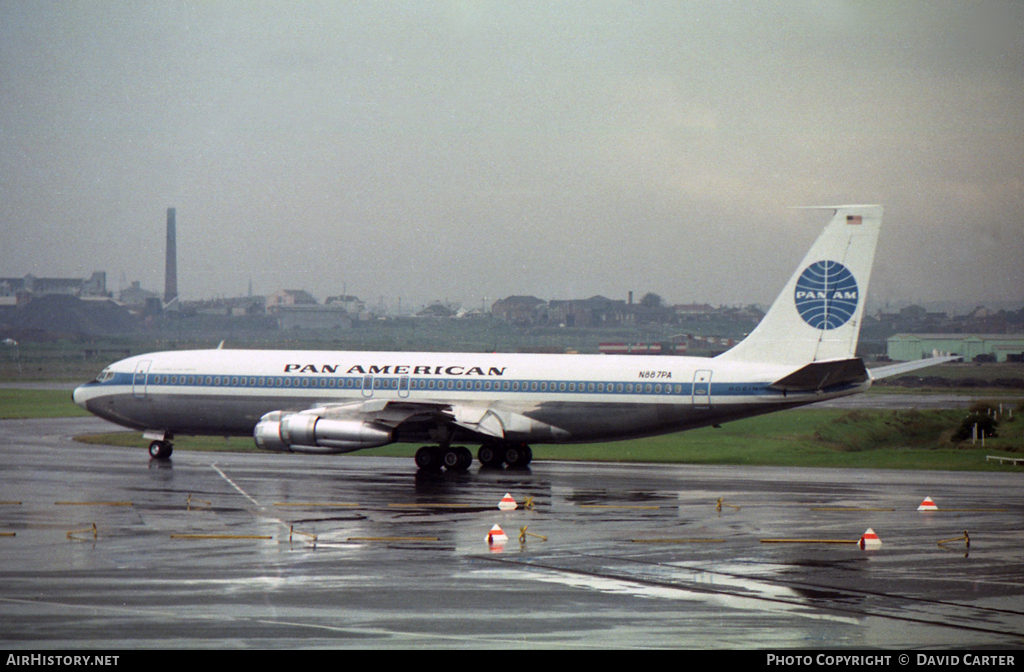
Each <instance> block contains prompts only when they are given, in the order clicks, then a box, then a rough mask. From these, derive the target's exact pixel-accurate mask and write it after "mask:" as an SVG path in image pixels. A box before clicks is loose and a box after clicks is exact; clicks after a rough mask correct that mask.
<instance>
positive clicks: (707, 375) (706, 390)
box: [693, 369, 711, 408]
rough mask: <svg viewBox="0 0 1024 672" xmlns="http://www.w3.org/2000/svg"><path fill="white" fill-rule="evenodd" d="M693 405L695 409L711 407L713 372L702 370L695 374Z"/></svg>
mask: <svg viewBox="0 0 1024 672" xmlns="http://www.w3.org/2000/svg"><path fill="white" fill-rule="evenodd" d="M693 405H694V407H695V408H709V407H710V406H711V371H708V370H704V369H702V370H700V371H697V372H696V373H694V374H693Z"/></svg>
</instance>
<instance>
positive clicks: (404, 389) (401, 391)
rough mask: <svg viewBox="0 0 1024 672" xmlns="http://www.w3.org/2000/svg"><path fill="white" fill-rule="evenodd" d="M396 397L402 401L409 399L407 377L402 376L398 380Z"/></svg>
mask: <svg viewBox="0 0 1024 672" xmlns="http://www.w3.org/2000/svg"><path fill="white" fill-rule="evenodd" d="M398 396H399V397H401V398H402V399H408V398H409V376H402V377H401V378H399V379H398Z"/></svg>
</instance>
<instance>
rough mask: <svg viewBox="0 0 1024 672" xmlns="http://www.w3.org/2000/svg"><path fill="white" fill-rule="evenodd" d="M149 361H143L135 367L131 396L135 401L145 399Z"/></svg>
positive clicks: (150, 362) (150, 361)
mask: <svg viewBox="0 0 1024 672" xmlns="http://www.w3.org/2000/svg"><path fill="white" fill-rule="evenodd" d="M152 363H153V360H151V359H144V360H142V361H141V362H139V363H138V364H136V365H135V375H133V376H132V396H133V397H135V398H136V399H145V398H146V383H147V381H148V379H149V365H150V364H152Z"/></svg>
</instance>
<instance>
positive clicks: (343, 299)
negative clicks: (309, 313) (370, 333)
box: [324, 294, 367, 319]
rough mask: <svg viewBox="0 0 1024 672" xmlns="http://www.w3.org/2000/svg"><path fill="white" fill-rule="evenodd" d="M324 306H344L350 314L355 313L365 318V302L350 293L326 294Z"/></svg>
mask: <svg viewBox="0 0 1024 672" xmlns="http://www.w3.org/2000/svg"><path fill="white" fill-rule="evenodd" d="M324 305H325V306H338V307H341V308H344V309H345V311H346V312H348V313H349V314H350V315H357V316H359V317H360V318H361V319H365V317H364V316H366V315H367V312H366V303H364V302H363V301H361V300H360V299H359V297H358V296H352V295H351V294H341V295H340V296H328V297H327V298H326V299H325V300H324Z"/></svg>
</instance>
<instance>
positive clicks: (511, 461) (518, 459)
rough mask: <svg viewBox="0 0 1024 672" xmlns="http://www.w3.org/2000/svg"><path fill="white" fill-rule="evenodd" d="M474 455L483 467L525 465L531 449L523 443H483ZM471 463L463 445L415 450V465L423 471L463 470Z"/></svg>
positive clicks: (468, 453)
mask: <svg viewBox="0 0 1024 672" xmlns="http://www.w3.org/2000/svg"><path fill="white" fill-rule="evenodd" d="M476 457H477V459H478V460H480V465H481V466H484V467H492V468H500V467H501V466H502V465H503V464H507V465H508V466H509V467H510V468H520V467H525V466H526V465H528V464H529V463H530V461H531V460H532V459H533V451H532V450H530V447H529V446H528V445H526V444H525V443H510V444H497V443H485V444H484V445H482V446H480V450H479V451H477V454H476ZM472 464H473V454H472V453H471V452H469V449H468V448H465V447H463V446H448V447H445V446H423V447H422V448H420V449H419V450H417V451H416V466H417V467H419V468H420V469H422V470H424V471H440V469H441V468H442V467H444V468H445V469H447V470H448V471H465V470H466V469H469V467H470V465H472Z"/></svg>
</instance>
